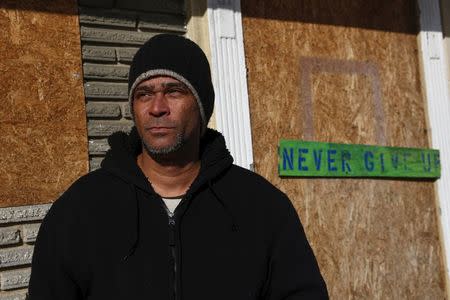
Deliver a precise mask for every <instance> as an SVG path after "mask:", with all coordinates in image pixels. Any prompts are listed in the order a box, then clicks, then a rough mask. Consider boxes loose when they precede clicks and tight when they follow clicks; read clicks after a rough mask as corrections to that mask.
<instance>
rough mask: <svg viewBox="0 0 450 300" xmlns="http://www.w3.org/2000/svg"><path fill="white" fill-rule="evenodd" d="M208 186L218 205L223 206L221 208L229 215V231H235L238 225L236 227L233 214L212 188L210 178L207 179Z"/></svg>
mask: <svg viewBox="0 0 450 300" xmlns="http://www.w3.org/2000/svg"><path fill="white" fill-rule="evenodd" d="M208 188H209V190H210V191H211V193H212V194H213V195H214V198H215V199H216V200H217V201H218V202H219V203H220V205H221V206H222V207H223V209H224V210H225V211H226V212H227V214H228V215H229V216H230V218H231V231H233V232H237V231H238V229H239V227H238V225H237V223H236V218H235V216H234V215H233V213H232V212H231V210H230V208H229V207H228V206H226V205H225V203H224V202H223V200H222V199H221V198H220V197H219V196H218V195H217V193H216V191H215V190H214V189H213V187H212V181H211V180H208Z"/></svg>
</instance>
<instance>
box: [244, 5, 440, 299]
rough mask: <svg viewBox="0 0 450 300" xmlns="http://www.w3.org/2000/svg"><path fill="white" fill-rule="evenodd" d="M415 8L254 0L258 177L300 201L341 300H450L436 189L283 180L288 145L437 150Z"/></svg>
mask: <svg viewBox="0 0 450 300" xmlns="http://www.w3.org/2000/svg"><path fill="white" fill-rule="evenodd" d="M345 3H347V4H348V5H343V4H345ZM411 3H412V2H411V1H408V0H396V1H381V2H379V1H377V2H368V1H359V0H358V1H351V5H350V4H349V1H325V0H321V1H313V0H308V1H307V0H285V1H261V0H248V1H242V13H243V26H244V44H245V52H246V63H247V68H248V86H249V97H250V114H251V123H252V137H253V142H254V144H253V146H254V158H255V166H256V171H257V172H258V173H260V174H262V175H263V176H264V177H266V178H268V179H269V180H270V181H271V182H273V183H275V184H276V185H277V186H278V187H279V188H280V189H281V190H283V191H284V192H286V193H287V194H288V195H289V197H290V199H291V200H292V202H293V203H294V206H295V207H296V208H297V210H298V212H299V215H300V217H301V219H302V222H303V225H304V227H305V230H306V232H307V235H308V238H309V240H310V242H311V244H312V247H313V248H314V251H315V253H316V256H317V258H318V261H319V264H320V267H321V270H322V272H323V275H324V277H325V280H326V282H327V284H328V288H329V292H330V295H331V297H332V298H333V299H443V298H444V297H445V295H444V293H445V287H444V284H445V283H444V272H443V265H442V261H441V244H440V241H439V234H438V225H437V217H436V205H435V194H434V193H435V191H434V185H433V182H427V181H400V180H371V179H294V178H285V179H281V178H279V177H278V175H277V173H278V172H277V144H278V141H279V140H280V139H310V140H315V141H323V142H337V143H362V144H378V145H384V146H399V147H417V148H426V147H428V136H427V128H426V122H425V118H426V115H425V107H424V99H423V95H422V92H421V83H420V73H419V60H418V44H417V36H416V33H417V11H416V10H415V5H411ZM362 7H364V9H361V8H362ZM393 14H394V15H395V17H393ZM305 78H306V79H305Z"/></svg>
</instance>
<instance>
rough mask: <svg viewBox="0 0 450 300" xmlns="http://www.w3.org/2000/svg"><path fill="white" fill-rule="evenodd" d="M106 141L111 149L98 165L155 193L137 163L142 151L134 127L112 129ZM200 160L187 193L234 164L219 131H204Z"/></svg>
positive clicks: (211, 179)
mask: <svg viewBox="0 0 450 300" xmlns="http://www.w3.org/2000/svg"><path fill="white" fill-rule="evenodd" d="M108 143H109V145H110V150H109V151H108V152H107V153H106V157H105V159H104V160H103V161H102V163H101V167H102V168H103V169H105V170H106V171H108V172H110V173H112V174H114V175H115V176H118V177H120V178H121V179H123V180H124V181H126V182H128V183H132V184H133V185H135V186H136V187H138V188H140V189H142V190H144V191H146V192H148V193H154V191H153V189H152V188H151V186H150V185H149V184H148V181H147V179H146V178H145V175H144V174H143V172H142V170H141V169H140V168H139V166H138V165H137V162H136V158H137V156H138V155H139V154H140V153H141V152H142V142H141V139H140V137H139V135H138V133H137V130H136V127H135V126H133V128H132V130H131V131H130V133H129V134H127V133H125V132H115V133H114V134H112V135H111V136H110V137H109V138H108ZM200 160H201V167H200V172H199V175H198V176H197V178H196V179H195V180H194V182H193V183H192V185H191V187H190V189H189V191H188V193H193V192H195V191H196V190H197V189H198V188H200V187H201V186H202V185H204V184H206V183H207V182H210V181H213V180H214V179H215V178H216V177H217V176H218V175H220V174H221V173H222V172H223V171H225V170H226V169H228V168H229V167H230V166H231V164H232V163H233V158H232V157H231V155H230V152H229V151H228V149H227V148H226V145H225V139H224V137H223V135H222V134H221V133H219V132H218V131H215V130H213V129H210V128H208V129H207V130H206V132H205V134H204V135H203V137H202V139H201V141H200Z"/></svg>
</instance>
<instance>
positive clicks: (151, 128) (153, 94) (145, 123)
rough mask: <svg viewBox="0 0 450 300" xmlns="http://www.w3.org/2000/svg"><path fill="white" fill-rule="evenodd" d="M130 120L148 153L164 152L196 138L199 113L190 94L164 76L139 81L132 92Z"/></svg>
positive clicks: (172, 150)
mask: <svg viewBox="0 0 450 300" xmlns="http://www.w3.org/2000/svg"><path fill="white" fill-rule="evenodd" d="M133 110H134V121H135V125H136V128H137V130H138V133H139V135H140V137H141V139H142V142H143V144H144V147H145V148H146V150H147V151H148V152H149V153H150V154H156V155H160V154H168V153H172V152H175V151H177V150H178V149H180V148H181V147H182V146H183V145H185V144H187V143H199V141H200V127H201V124H200V112H199V109H198V106H197V102H196V100H195V98H194V95H193V94H192V92H191V91H190V90H189V88H188V87H186V85H184V84H183V83H182V82H180V81H178V80H176V79H174V78H172V77H167V76H158V77H153V78H150V79H148V80H145V81H143V82H141V83H140V84H139V85H138V86H137V87H136V88H135V90H134V95H133Z"/></svg>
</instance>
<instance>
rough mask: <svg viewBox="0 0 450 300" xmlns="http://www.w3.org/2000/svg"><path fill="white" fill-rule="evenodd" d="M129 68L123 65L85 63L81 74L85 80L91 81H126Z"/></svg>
mask: <svg viewBox="0 0 450 300" xmlns="http://www.w3.org/2000/svg"><path fill="white" fill-rule="evenodd" d="M129 69H130V67H129V66H123V65H102V64H90V63H85V64H84V65H83V73H84V77H85V78H92V79H116V80H128V70H129Z"/></svg>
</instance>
